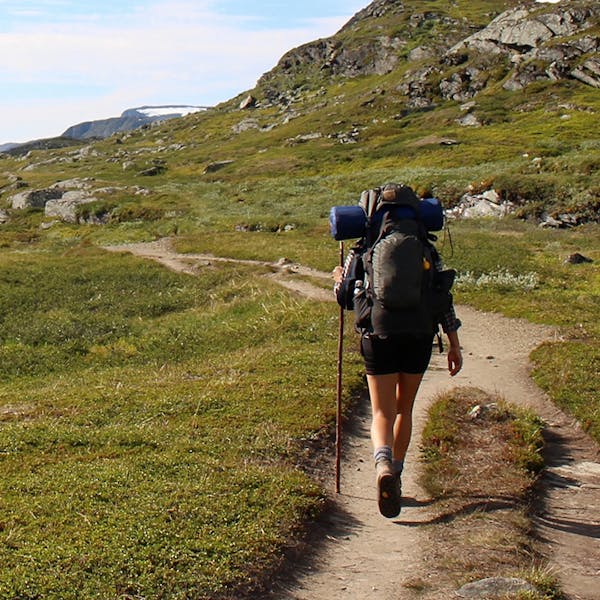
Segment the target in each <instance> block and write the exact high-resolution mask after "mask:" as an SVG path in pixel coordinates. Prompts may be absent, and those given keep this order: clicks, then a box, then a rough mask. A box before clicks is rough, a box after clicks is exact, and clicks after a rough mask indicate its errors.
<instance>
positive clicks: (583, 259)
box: [565, 252, 594, 265]
mask: <svg viewBox="0 0 600 600" xmlns="http://www.w3.org/2000/svg"><path fill="white" fill-rule="evenodd" d="M591 262H594V261H593V260H592V259H591V258H588V257H587V256H584V255H583V254H579V252H575V253H574V254H571V255H570V256H568V257H567V258H566V259H565V263H567V264H571V265H580V264H582V263H591Z"/></svg>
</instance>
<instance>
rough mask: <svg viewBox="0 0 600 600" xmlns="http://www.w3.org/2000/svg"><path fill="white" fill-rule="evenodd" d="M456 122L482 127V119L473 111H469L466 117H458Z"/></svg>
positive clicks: (463, 125)
mask: <svg viewBox="0 0 600 600" xmlns="http://www.w3.org/2000/svg"><path fill="white" fill-rule="evenodd" d="M456 122H457V123H458V124H459V125H461V126H462V127H481V121H480V120H479V119H478V118H477V117H476V116H475V115H474V114H473V113H468V114H466V115H465V116H464V117H460V119H456Z"/></svg>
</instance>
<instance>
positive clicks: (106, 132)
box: [61, 104, 209, 140]
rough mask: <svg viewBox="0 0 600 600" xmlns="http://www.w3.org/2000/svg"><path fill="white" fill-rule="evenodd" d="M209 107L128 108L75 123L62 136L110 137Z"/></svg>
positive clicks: (82, 138) (81, 137)
mask: <svg viewBox="0 0 600 600" xmlns="http://www.w3.org/2000/svg"><path fill="white" fill-rule="evenodd" d="M207 108H209V107H207V106H190V105H183V104H176V105H163V106H141V107H138V108H128V109H127V110H125V111H123V113H122V114H121V116H120V117H111V118H109V119H100V120H95V121H85V122H83V123H78V124H77V125H73V126H71V127H69V128H68V129H67V130H66V131H65V132H64V133H63V134H62V136H61V137H67V138H72V139H76V140H84V139H92V138H96V139H98V138H100V139H103V138H107V137H110V136H111V135H113V134H114V133H119V132H123V131H131V130H132V129H138V128H140V127H143V126H144V125H148V124H151V123H156V122H160V121H167V120H169V119H175V118H177V117H183V116H185V115H188V114H191V113H194V112H199V111H202V110H206V109H207Z"/></svg>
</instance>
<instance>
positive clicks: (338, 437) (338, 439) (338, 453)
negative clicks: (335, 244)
mask: <svg viewBox="0 0 600 600" xmlns="http://www.w3.org/2000/svg"><path fill="white" fill-rule="evenodd" d="M340 266H341V267H343V266H344V242H340ZM343 349H344V307H343V306H340V316H339V333H338V356H337V415H336V431H335V492H336V494H339V493H340V467H341V463H342V362H343V360H342V359H343Z"/></svg>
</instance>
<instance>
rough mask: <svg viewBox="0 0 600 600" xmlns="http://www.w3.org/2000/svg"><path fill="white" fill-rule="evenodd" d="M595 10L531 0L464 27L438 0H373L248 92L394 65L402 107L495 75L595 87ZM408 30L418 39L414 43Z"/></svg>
mask: <svg viewBox="0 0 600 600" xmlns="http://www.w3.org/2000/svg"><path fill="white" fill-rule="evenodd" d="M599 16H600V5H598V4H597V3H593V2H590V1H589V0H571V1H570V2H560V3H559V4H547V3H544V4H540V3H536V2H530V3H528V4H526V5H523V6H520V7H517V8H513V9H510V10H507V11H506V12H504V13H502V14H501V15H499V16H498V17H496V18H495V19H493V20H492V21H491V22H490V23H489V24H488V25H487V26H486V27H483V28H482V29H480V30H479V31H477V32H475V33H471V32H472V26H470V24H469V23H468V22H467V21H461V20H457V19H453V18H451V17H450V16H449V14H446V13H445V12H444V10H443V9H442V8H440V9H438V12H434V11H433V10H432V11H423V12H417V11H414V10H408V8H407V3H406V4H405V3H404V2H400V1H398V0H375V1H374V2H372V3H371V4H370V5H369V6H368V7H367V8H365V9H364V10H362V11H360V12H358V13H357V14H356V15H355V16H354V17H353V18H352V19H351V20H350V21H349V22H348V23H347V24H346V25H345V26H344V27H343V28H342V29H341V30H340V32H338V33H337V34H336V35H334V36H332V37H330V38H327V39H321V40H317V41H316V42H312V43H309V44H305V45H303V46H300V47H298V48H294V49H293V50H290V51H289V52H288V53H287V54H285V55H284V56H283V57H282V58H281V60H280V61H279V63H278V64H277V66H276V67H275V68H274V69H272V70H271V71H269V72H268V73H265V74H264V75H263V76H262V77H261V78H260V79H259V81H258V84H257V88H256V96H253V97H257V98H260V100H258V101H257V102H258V103H259V104H261V103H262V104H266V105H281V106H288V105H290V104H292V103H295V102H298V101H299V100H301V99H303V98H302V93H301V91H302V90H304V91H305V92H306V91H307V90H310V89H312V90H314V89H317V86H318V85H322V82H323V80H330V81H331V80H335V79H336V78H353V77H359V76H369V75H376V74H377V75H383V74H387V73H390V72H393V71H395V70H399V69H403V70H404V76H403V82H402V83H401V84H400V85H399V86H398V87H397V91H398V92H399V93H400V94H402V95H403V96H404V97H405V101H406V105H407V108H408V109H409V110H422V109H427V108H430V107H432V106H434V105H435V104H436V102H438V101H439V100H455V101H458V102H464V101H466V100H469V99H471V98H473V97H474V96H476V95H477V94H478V93H479V92H481V91H482V90H484V89H485V88H486V87H488V86H489V85H490V84H496V83H497V82H498V81H501V82H502V83H503V85H504V87H505V88H506V89H508V90H519V89H522V88H524V87H526V86H528V85H530V84H531V83H533V82H535V81H539V80H546V81H548V80H559V79H567V78H570V79H576V80H578V81H580V82H582V83H584V84H586V85H591V86H593V87H600V61H599V60H598V58H597V57H596V56H594V54H595V53H597V51H598V46H599V39H598V36H597V34H596V33H595V29H593V28H594V27H595V25H596V24H597V22H598V17H599ZM374 31H375V32H377V33H376V34H374V33H373V32H374ZM469 34H470V35H469ZM415 40H418V41H419V42H420V43H419V45H417V46H415V47H412V45H413V44H414V42H415Z"/></svg>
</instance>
